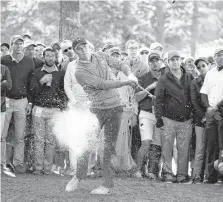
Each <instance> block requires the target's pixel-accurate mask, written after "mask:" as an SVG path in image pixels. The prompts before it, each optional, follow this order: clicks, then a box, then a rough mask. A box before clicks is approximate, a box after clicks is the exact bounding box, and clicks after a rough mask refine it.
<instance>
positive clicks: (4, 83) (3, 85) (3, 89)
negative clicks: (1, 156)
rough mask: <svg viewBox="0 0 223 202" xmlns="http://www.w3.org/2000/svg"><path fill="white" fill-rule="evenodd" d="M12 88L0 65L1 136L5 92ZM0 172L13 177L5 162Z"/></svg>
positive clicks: (8, 73) (7, 72) (7, 75)
mask: <svg viewBox="0 0 223 202" xmlns="http://www.w3.org/2000/svg"><path fill="white" fill-rule="evenodd" d="M11 88H12V79H11V76H10V71H9V69H8V67H6V66H4V65H1V136H2V132H3V128H4V123H5V111H6V103H5V102H6V100H5V95H6V92H7V91H9V90H10V89H11ZM3 152H6V151H5V150H4V147H2V145H1V153H3ZM1 171H2V173H4V174H6V175H8V176H11V177H15V175H14V173H12V172H11V171H10V169H9V168H7V167H6V162H4V161H2V162H1Z"/></svg>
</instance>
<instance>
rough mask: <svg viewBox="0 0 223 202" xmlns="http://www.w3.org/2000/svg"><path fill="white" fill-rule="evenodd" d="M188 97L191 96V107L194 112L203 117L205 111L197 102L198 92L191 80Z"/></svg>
mask: <svg viewBox="0 0 223 202" xmlns="http://www.w3.org/2000/svg"><path fill="white" fill-rule="evenodd" d="M190 98H191V103H192V105H193V108H194V110H195V112H196V114H197V115H198V116H200V117H204V115H205V111H204V110H203V109H202V107H201V106H200V105H199V103H198V94H197V91H196V86H195V85H194V83H193V82H192V83H191V85H190Z"/></svg>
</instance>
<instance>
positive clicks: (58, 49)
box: [51, 42, 65, 71]
mask: <svg viewBox="0 0 223 202" xmlns="http://www.w3.org/2000/svg"><path fill="white" fill-rule="evenodd" d="M51 47H52V49H53V50H54V52H55V54H56V63H55V64H56V66H57V67H58V68H59V70H63V71H65V67H64V65H65V60H64V58H63V54H62V48H61V44H60V43H59V42H55V43H53V44H52V46H51Z"/></svg>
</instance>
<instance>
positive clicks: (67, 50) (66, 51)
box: [63, 47, 72, 53]
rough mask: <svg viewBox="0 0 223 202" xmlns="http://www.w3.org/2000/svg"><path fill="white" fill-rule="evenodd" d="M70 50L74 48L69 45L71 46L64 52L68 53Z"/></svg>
mask: <svg viewBox="0 0 223 202" xmlns="http://www.w3.org/2000/svg"><path fill="white" fill-rule="evenodd" d="M69 50H72V47H69V48H67V49H65V50H64V51H63V52H64V53H66V52H68V51H69Z"/></svg>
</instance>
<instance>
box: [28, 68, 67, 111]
mask: <svg viewBox="0 0 223 202" xmlns="http://www.w3.org/2000/svg"><path fill="white" fill-rule="evenodd" d="M46 74H49V73H48V72H46V71H45V70H42V68H38V69H36V70H34V73H33V75H32V78H31V82H30V91H31V95H32V98H33V104H34V105H36V106H39V107H46V108H60V109H64V108H65V107H66V101H67V99H66V95H65V92H64V72H62V71H53V72H51V74H52V76H53V80H52V83H51V86H47V85H46V84H43V85H41V84H40V82H39V81H40V80H41V79H42V78H43V76H44V75H46Z"/></svg>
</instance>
